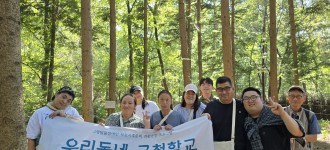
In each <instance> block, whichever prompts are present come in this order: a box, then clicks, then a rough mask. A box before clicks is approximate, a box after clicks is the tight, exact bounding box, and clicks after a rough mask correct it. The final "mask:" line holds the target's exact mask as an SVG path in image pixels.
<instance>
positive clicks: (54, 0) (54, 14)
mask: <svg viewBox="0 0 330 150" xmlns="http://www.w3.org/2000/svg"><path fill="white" fill-rule="evenodd" d="M57 12H58V1H57V0H52V25H51V26H52V27H51V41H50V60H49V77H48V93H47V101H48V102H50V101H51V98H52V96H53V80H54V74H53V72H54V56H55V52H54V51H55V36H56V21H57Z"/></svg>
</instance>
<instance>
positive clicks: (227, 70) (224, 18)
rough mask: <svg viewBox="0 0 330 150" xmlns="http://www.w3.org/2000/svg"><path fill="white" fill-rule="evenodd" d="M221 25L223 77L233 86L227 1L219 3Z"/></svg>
mask: <svg viewBox="0 0 330 150" xmlns="http://www.w3.org/2000/svg"><path fill="white" fill-rule="evenodd" d="M221 25H222V49H223V68H224V75H225V76H227V77H229V78H231V79H232V81H233V84H234V85H235V81H234V72H233V60H232V59H233V57H232V48H231V46H232V45H231V33H230V18H229V0H222V1H221Z"/></svg>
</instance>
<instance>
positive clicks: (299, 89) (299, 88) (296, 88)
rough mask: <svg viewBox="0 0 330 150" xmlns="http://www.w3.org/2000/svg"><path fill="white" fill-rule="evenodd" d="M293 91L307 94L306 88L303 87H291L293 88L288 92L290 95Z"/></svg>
mask: <svg viewBox="0 0 330 150" xmlns="http://www.w3.org/2000/svg"><path fill="white" fill-rule="evenodd" d="M293 90H298V91H300V92H302V93H304V94H306V92H305V90H304V88H302V87H301V86H297V85H293V86H291V87H290V88H289V90H288V93H289V92H291V91H293Z"/></svg>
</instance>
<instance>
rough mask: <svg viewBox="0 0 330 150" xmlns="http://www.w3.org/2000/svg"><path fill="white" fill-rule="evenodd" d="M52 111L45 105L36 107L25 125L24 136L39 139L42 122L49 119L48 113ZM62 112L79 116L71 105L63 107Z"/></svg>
mask: <svg viewBox="0 0 330 150" xmlns="http://www.w3.org/2000/svg"><path fill="white" fill-rule="evenodd" d="M53 112H54V111H53V110H51V109H49V108H48V107H47V106H44V107H41V108H39V109H37V110H36V111H35V112H34V113H33V114H32V116H31V117H30V120H29V123H28V125H27V127H26V137H27V138H28V139H39V138H40V136H41V131H42V129H43V125H44V122H45V121H46V120H47V119H49V115H50V114H51V113H53ZM64 113H65V114H67V115H71V116H74V117H80V118H81V116H80V115H79V113H78V111H77V110H76V109H75V108H73V107H71V106H68V107H67V108H65V109H64ZM81 119H82V118H81Z"/></svg>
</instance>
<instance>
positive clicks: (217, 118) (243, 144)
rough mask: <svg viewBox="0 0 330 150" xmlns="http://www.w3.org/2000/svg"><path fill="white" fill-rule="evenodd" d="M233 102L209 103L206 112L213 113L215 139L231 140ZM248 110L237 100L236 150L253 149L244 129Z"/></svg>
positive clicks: (216, 101)
mask: <svg viewBox="0 0 330 150" xmlns="http://www.w3.org/2000/svg"><path fill="white" fill-rule="evenodd" d="M232 112H233V103H230V104H222V103H221V102H220V101H219V100H214V101H211V102H210V103H208V104H207V106H206V108H205V110H204V113H209V114H210V115H211V121H212V127H213V140H214V141H230V139H231V123H232ZM245 117H247V112H246V110H245V109H244V106H243V103H242V101H240V100H236V123H235V150H246V149H251V148H250V147H251V146H250V142H249V140H248V139H247V135H246V132H245V129H244V121H245Z"/></svg>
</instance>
